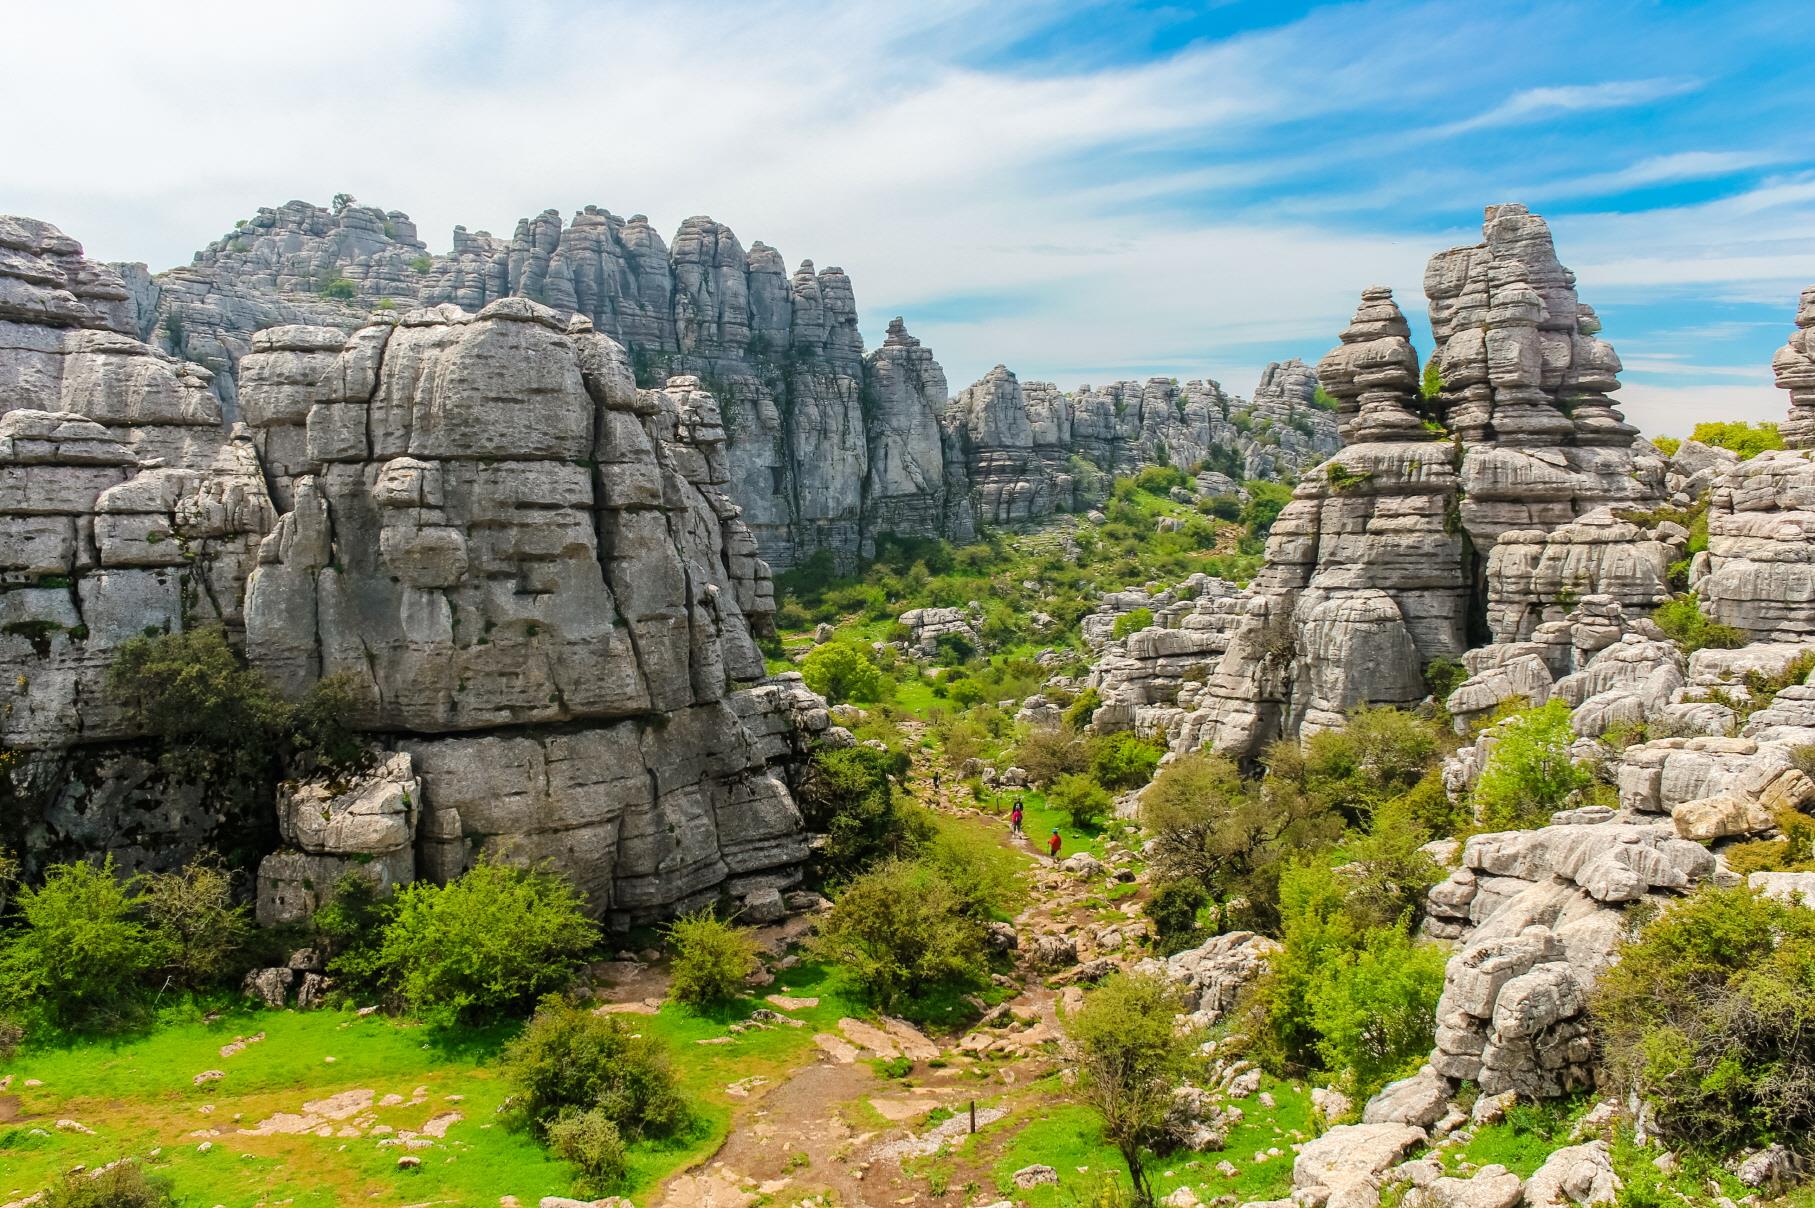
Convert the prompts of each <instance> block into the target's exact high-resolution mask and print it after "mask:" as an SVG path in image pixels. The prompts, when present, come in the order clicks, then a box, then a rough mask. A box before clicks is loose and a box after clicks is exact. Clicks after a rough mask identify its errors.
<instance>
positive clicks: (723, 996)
mask: <svg viewBox="0 0 1815 1208" xmlns="http://www.w3.org/2000/svg"><path fill="white" fill-rule="evenodd" d="M668 942H669V944H670V945H672V946H673V948H674V961H673V963H672V965H671V966H670V969H669V973H670V979H669V984H668V993H669V996H670V997H672V998H673V999H674V1001H676V1002H678V1003H685V1004H686V1005H688V1006H690V1007H703V1006H710V1005H712V1004H714V1003H722V1002H729V1001H730V1000H731V999H734V998H736V997H737V996H738V995H739V994H741V993H742V992H743V990H744V979H745V978H747V977H749V976H750V975H751V974H752V973H754V972H756V970H757V969H758V968H760V967H761V963H762V962H760V961H759V960H758V959H757V955H756V941H755V940H754V939H752V938H751V936H750V932H749V931H748V930H746V929H745V928H742V927H734V926H732V925H731V924H730V923H728V922H726V921H724V920H723V919H721V918H719V917H718V916H716V915H714V914H713V913H712V912H711V911H709V910H701V911H698V912H696V913H694V914H689V915H683V916H682V917H681V918H678V919H676V920H675V921H674V922H673V923H671V924H669V927H668Z"/></svg>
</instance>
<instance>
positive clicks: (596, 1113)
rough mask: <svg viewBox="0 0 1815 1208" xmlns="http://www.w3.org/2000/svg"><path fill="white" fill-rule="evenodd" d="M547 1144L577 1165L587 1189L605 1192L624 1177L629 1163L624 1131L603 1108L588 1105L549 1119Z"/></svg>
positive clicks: (628, 1169) (592, 1191)
mask: <svg viewBox="0 0 1815 1208" xmlns="http://www.w3.org/2000/svg"><path fill="white" fill-rule="evenodd" d="M547 1134H548V1147H549V1148H550V1149H552V1150H554V1152H555V1153H556V1155H558V1156H559V1157H561V1158H563V1159H565V1160H566V1161H569V1162H572V1163H573V1164H574V1165H575V1166H578V1167H579V1168H580V1174H581V1177H582V1181H583V1183H584V1184H585V1188H586V1190H587V1192H588V1193H593V1194H601V1195H602V1194H604V1193H605V1192H608V1191H610V1190H611V1189H612V1188H614V1187H616V1186H618V1185H619V1184H620V1183H622V1182H623V1181H624V1176H625V1175H626V1174H628V1173H629V1171H630V1164H629V1162H628V1160H627V1159H626V1157H625V1154H624V1134H623V1133H622V1132H620V1131H619V1130H618V1126H617V1123H616V1121H614V1120H613V1119H612V1118H611V1116H610V1115H609V1114H608V1113H607V1112H606V1111H605V1110H604V1109H602V1108H597V1107H589V1108H587V1109H586V1110H585V1111H578V1112H571V1113H569V1114H567V1115H564V1116H560V1117H558V1118H556V1119H555V1120H554V1121H552V1122H551V1123H550V1124H549V1125H548V1128H547Z"/></svg>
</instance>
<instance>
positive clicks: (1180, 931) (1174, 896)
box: [1143, 879, 1210, 956]
mask: <svg viewBox="0 0 1815 1208" xmlns="http://www.w3.org/2000/svg"><path fill="white" fill-rule="evenodd" d="M1209 904H1210V895H1209V894H1207V893H1205V892H1204V887H1203V886H1202V885H1200V884H1198V883H1197V882H1196V881H1184V880H1178V879H1173V880H1169V881H1161V882H1160V883H1159V884H1158V885H1156V886H1154V887H1153V896H1152V897H1150V898H1148V899H1147V904H1146V906H1145V907H1144V908H1143V909H1144V911H1145V913H1146V915H1147V919H1148V921H1149V922H1151V923H1152V924H1153V936H1154V946H1155V947H1157V948H1158V949H1159V950H1160V953H1161V954H1162V955H1164V956H1170V955H1172V954H1173V953H1174V952H1182V951H1184V950H1185V949H1186V948H1190V947H1192V946H1194V945H1195V944H1197V943H1198V942H1199V941H1200V940H1201V939H1202V938H1203V928H1202V927H1200V926H1198V922H1197V916H1198V913H1199V912H1200V911H1202V910H1203V908H1204V907H1206V906H1208V905H1209Z"/></svg>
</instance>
